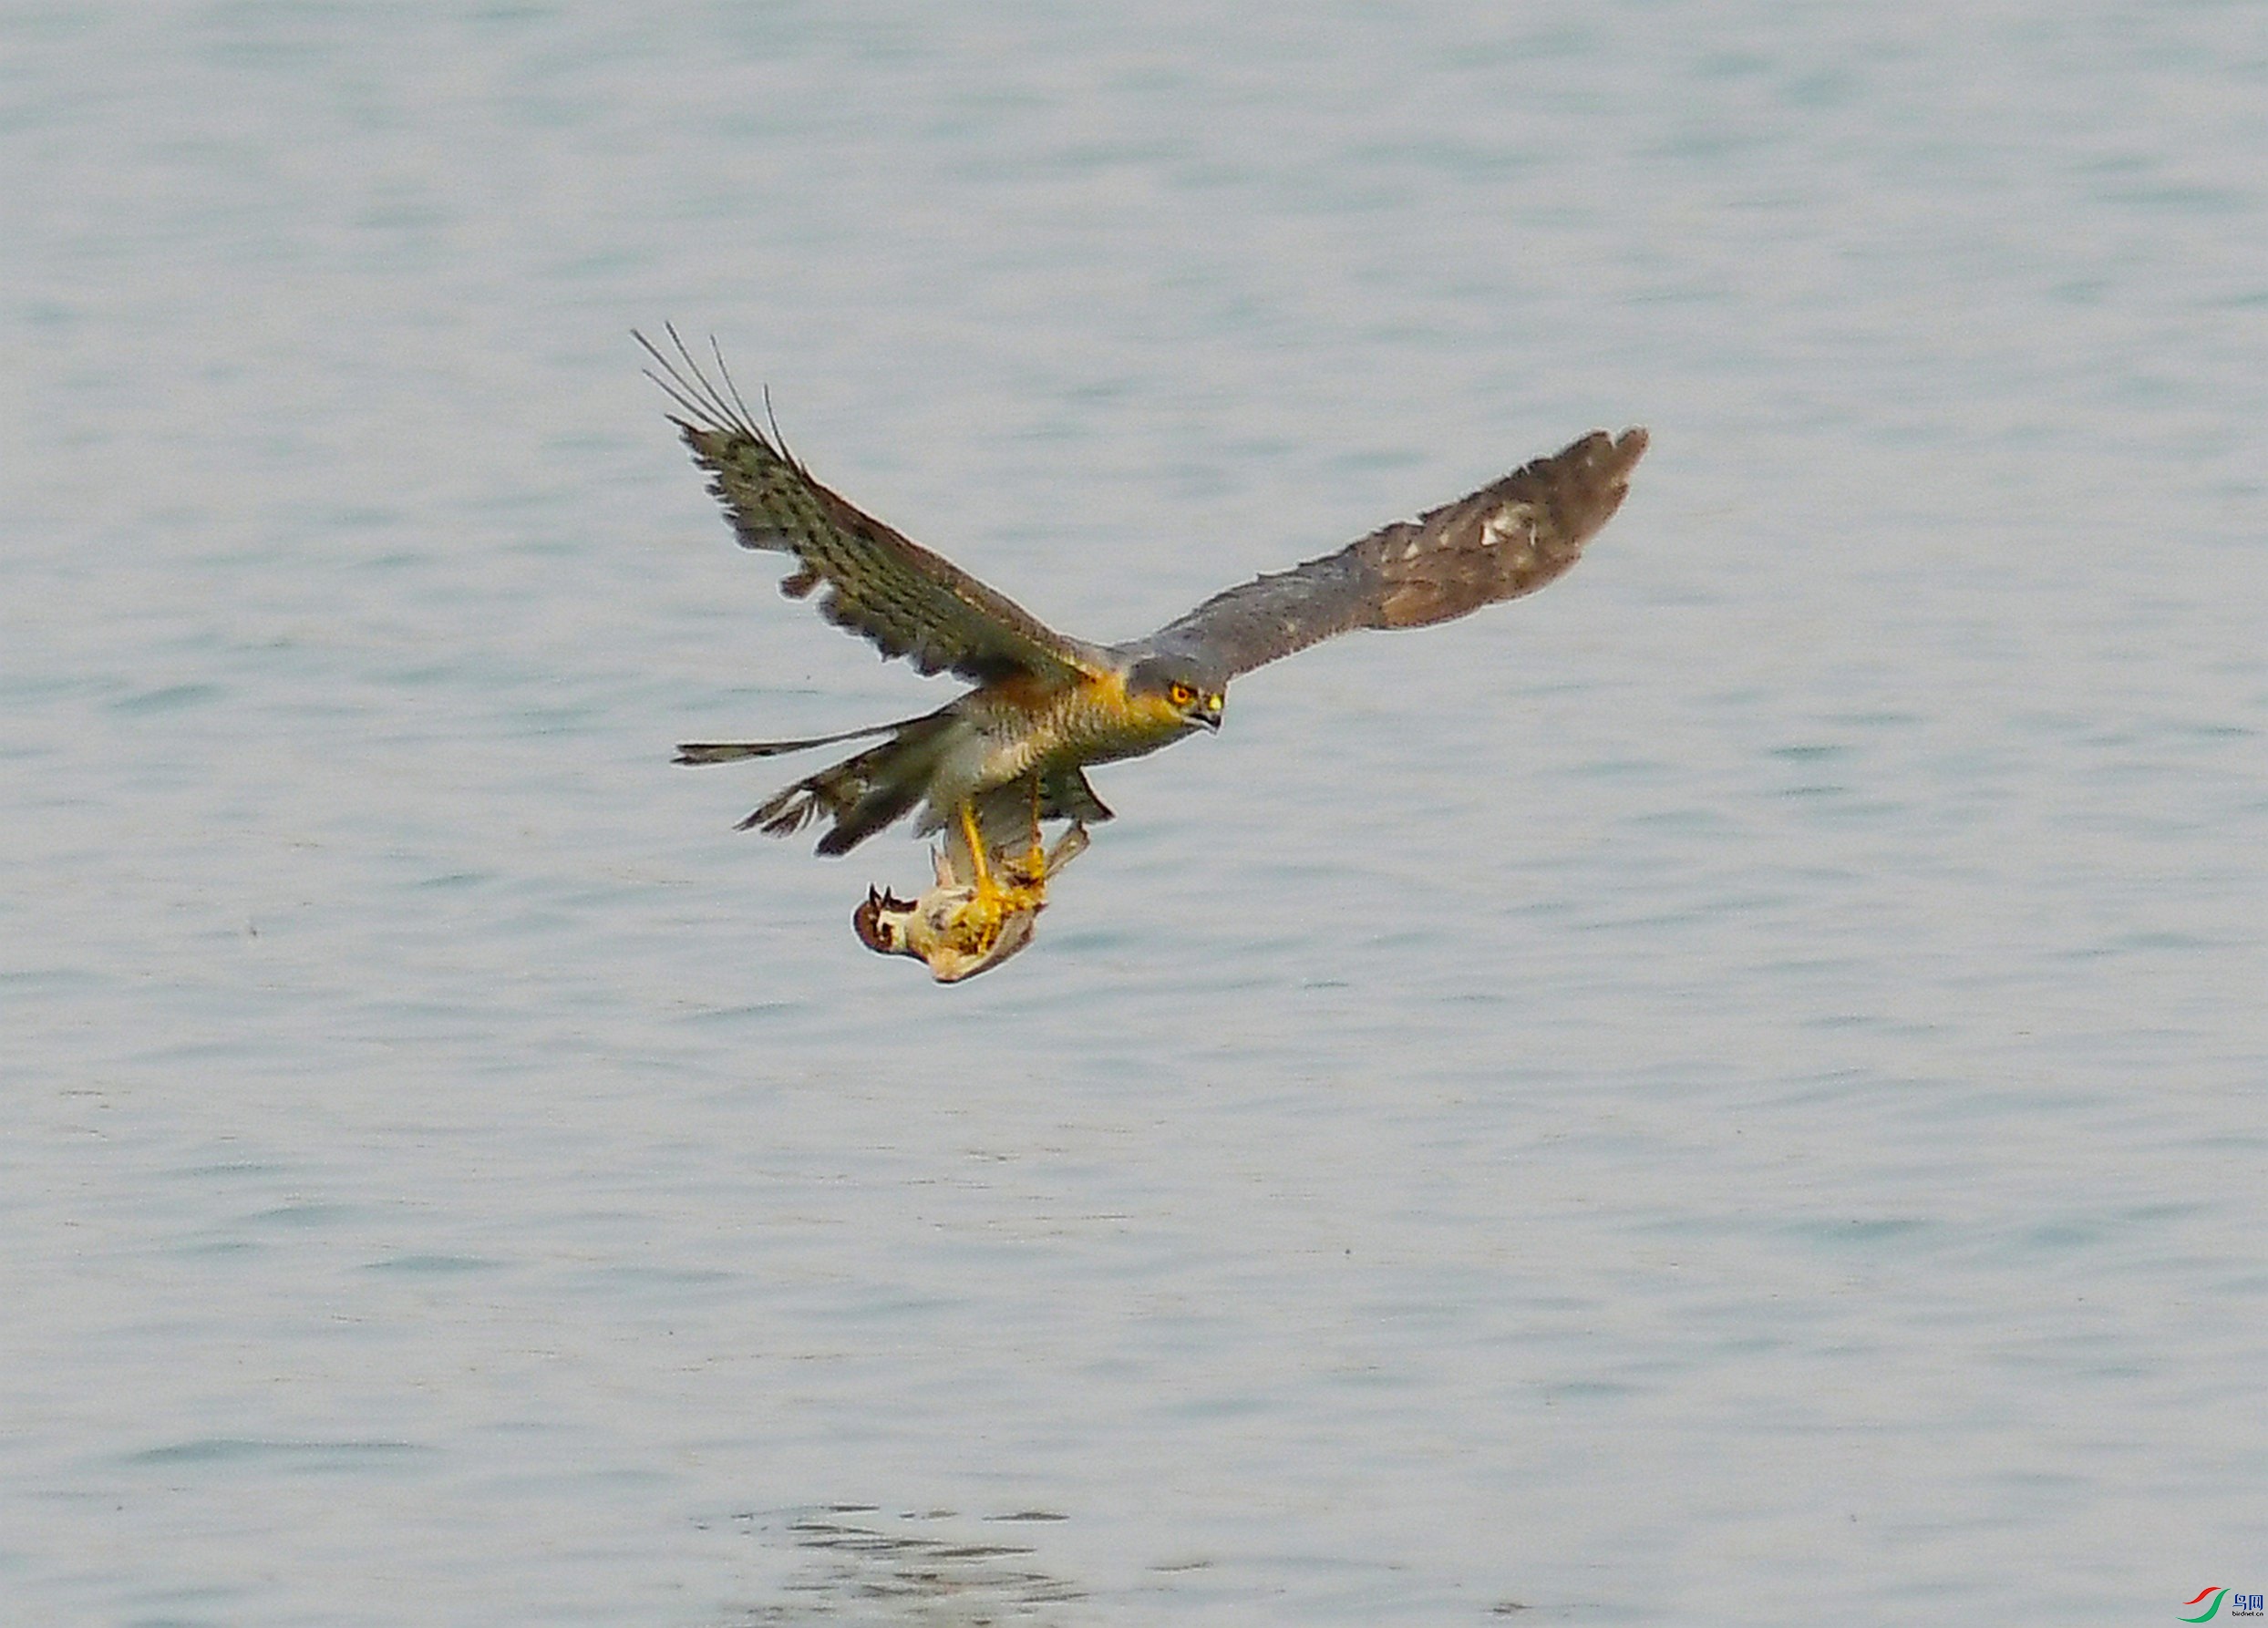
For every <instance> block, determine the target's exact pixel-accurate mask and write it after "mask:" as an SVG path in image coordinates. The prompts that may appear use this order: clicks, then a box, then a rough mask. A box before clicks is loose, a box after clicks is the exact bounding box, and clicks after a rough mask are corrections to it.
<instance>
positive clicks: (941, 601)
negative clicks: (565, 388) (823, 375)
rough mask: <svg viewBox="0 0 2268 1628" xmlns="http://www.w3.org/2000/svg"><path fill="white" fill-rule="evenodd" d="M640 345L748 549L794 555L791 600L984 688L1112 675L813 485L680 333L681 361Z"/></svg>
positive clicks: (1087, 651) (886, 651) (932, 669)
mask: <svg viewBox="0 0 2268 1628" xmlns="http://www.w3.org/2000/svg"><path fill="white" fill-rule="evenodd" d="M634 337H635V338H636V339H637V341H638V343H639V344H640V345H644V347H645V352H646V355H649V356H652V357H653V358H654V360H655V363H656V364H658V365H659V366H660V368H661V371H660V372H659V373H654V374H651V376H652V378H653V380H654V382H655V384H657V385H659V386H661V387H662V388H663V389H664V390H665V391H666V392H667V393H668V395H669V397H670V399H671V400H673V401H675V403H676V404H677V405H678V406H679V407H682V408H683V409H685V414H686V416H685V417H675V415H673V416H672V417H671V420H670V421H671V422H672V423H674V424H675V425H676V426H677V428H678V430H679V431H680V432H681V433H682V434H683V435H684V437H685V441H686V446H687V447H689V448H692V449H693V457H694V461H695V462H696V463H698V464H699V465H700V466H701V467H702V468H703V469H706V470H707V471H708V473H709V490H710V492H711V493H712V494H714V495H715V496H716V499H717V500H718V501H719V502H721V503H723V504H724V506H725V512H726V514H727V517H728V518H729V519H730V520H731V521H732V527H733V530H734V531H735V532H737V534H738V536H739V539H740V546H741V547H743V548H747V549H767V550H770V551H775V552H778V553H785V554H792V555H794V556H795V558H796V562H797V565H796V569H795V570H794V571H792V572H789V574H788V575H787V576H786V577H785V578H784V579H782V580H781V582H780V584H779V591H780V592H782V593H785V594H787V595H788V596H789V598H791V599H801V598H802V597H803V596H804V595H806V594H808V593H809V592H812V591H813V590H814V589H823V590H824V592H822V593H821V595H820V602H819V610H820V614H821V615H823V616H825V617H826V618H827V619H828V620H829V621H830V622H832V623H835V624H836V625H837V626H839V627H843V628H848V629H849V630H850V632H852V633H855V634H860V635H861V636H862V637H864V638H866V639H869V640H871V641H872V643H873V644H874V645H875V646H876V647H877V648H878V649H880V650H881V653H882V654H883V655H885V656H901V655H902V656H904V657H905V658H906V659H907V660H909V661H911V662H912V664H913V665H914V666H915V667H917V668H918V669H920V670H921V671H922V672H923V673H925V674H926V673H938V672H943V671H944V670H946V669H950V670H952V671H953V672H954V673H957V674H959V675H961V676H962V677H964V678H966V679H969V680H971V681H973V682H975V683H980V684H981V683H985V682H986V681H988V680H993V679H999V678H1005V677H1009V676H1011V675H1016V674H1025V675H1030V676H1032V677H1034V678H1037V679H1040V680H1042V681H1043V682H1046V683H1050V684H1068V683H1071V682H1073V681H1075V680H1077V679H1078V678H1081V677H1092V676H1096V675H1099V674H1100V673H1101V672H1102V671H1103V670H1104V668H1103V665H1102V658H1101V656H1100V654H1099V653H1098V651H1096V650H1095V649H1094V648H1093V647H1092V646H1090V645H1088V644H1083V643H1082V642H1081V641H1079V640H1077V639H1071V638H1067V637H1066V636H1065V635H1063V634H1058V633H1057V632H1056V631H1055V630H1054V629H1052V628H1050V627H1048V626H1047V625H1046V623H1042V622H1041V621H1040V620H1039V619H1038V618H1037V617H1036V616H1034V615H1032V614H1031V613H1030V612H1028V611H1026V610H1025V609H1024V608H1023V607H1022V606H1021V605H1018V604H1016V603H1015V602H1014V601H1012V600H1010V599H1008V598H1007V597H1006V596H1005V595H1004V594H1000V593H995V592H993V590H991V589H990V588H987V587H986V586H985V584H984V583H982V582H978V581H977V580H976V579H975V578H974V577H973V576H971V575H969V574H968V572H964V571H963V570H961V569H960V568H959V567H957V566H955V565H954V564H953V563H952V562H950V561H948V560H945V559H943V558H942V557H940V556H939V555H936V554H933V553H932V552H931V551H929V550H927V549H925V548H923V547H922V545H921V544H920V543H917V542H915V541H912V539H911V538H908V537H904V536H902V535H901V534H899V533H898V532H896V531H892V529H891V528H890V527H888V526H886V525H884V524H882V522H881V521H880V520H876V519H875V518H874V517H873V516H871V515H870V514H867V513H865V512H863V511H862V510H860V509H858V508H857V507H856V506H855V505H853V504H852V503H850V501H848V500H845V499H843V498H840V497H838V496H837V495H836V494H835V493H833V492H831V491H830V490H828V489H827V488H825V487H823V486H821V485H820V483H819V482H818V481H816V480H814V479H811V476H810V472H809V470H807V469H804V467H803V466H802V465H801V464H800V463H799V462H797V461H796V460H795V459H793V458H791V457H789V455H788V452H787V449H786V448H784V447H782V446H781V445H779V443H778V438H777V432H775V433H774V435H773V436H770V437H768V436H766V435H765V433H764V432H763V431H762V430H761V429H759V428H757V426H756V423H755V421H754V418H753V417H752V416H751V415H750V414H749V412H748V410H747V407H746V406H744V405H743V404H742V402H741V400H740V398H739V396H738V395H737V393H736V392H734V391H733V390H732V381H731V379H730V378H729V377H727V376H725V374H724V366H723V363H722V361H721V360H720V361H719V363H718V365H717V372H718V376H719V377H720V378H722V379H723V388H721V389H720V388H719V387H718V386H717V385H716V384H713V383H711V382H710V380H709V378H708V377H707V376H706V374H704V373H703V372H702V371H701V368H700V366H699V365H698V364H697V363H696V362H695V361H694V359H693V357H692V355H691V354H690V353H689V352H687V351H686V346H685V342H684V341H683V340H680V339H678V337H677V332H676V330H675V328H672V329H670V330H669V337H670V339H671V341H672V342H673V344H674V345H675V348H676V352H677V356H676V360H675V361H672V360H671V359H670V357H668V356H666V355H663V354H662V352H661V351H660V350H659V349H658V348H657V347H655V345H654V344H653V343H652V342H651V341H650V340H648V339H647V338H646V337H645V335H643V334H639V335H634Z"/></svg>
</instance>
